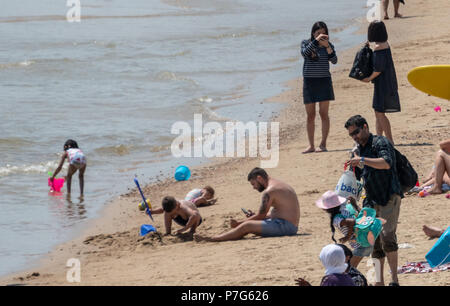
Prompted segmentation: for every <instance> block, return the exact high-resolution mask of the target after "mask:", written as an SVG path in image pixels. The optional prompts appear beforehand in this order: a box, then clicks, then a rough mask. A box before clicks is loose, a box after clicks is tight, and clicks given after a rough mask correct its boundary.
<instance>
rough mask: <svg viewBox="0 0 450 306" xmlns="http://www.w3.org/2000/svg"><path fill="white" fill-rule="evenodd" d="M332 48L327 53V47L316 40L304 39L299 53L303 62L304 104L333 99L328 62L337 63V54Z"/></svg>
mask: <svg viewBox="0 0 450 306" xmlns="http://www.w3.org/2000/svg"><path fill="white" fill-rule="evenodd" d="M329 44H330V47H331V49H332V50H333V51H332V52H331V54H328V52H327V48H324V47H320V46H319V42H318V41H317V40H315V39H314V40H313V41H310V40H304V41H303V42H302V46H301V53H302V56H303V58H304V64H303V102H304V103H305V104H309V103H315V102H322V101H332V100H334V91H333V83H332V80H331V73H330V62H331V63H333V64H337V61H338V59H337V55H336V51H335V49H334V46H333V44H332V43H329Z"/></svg>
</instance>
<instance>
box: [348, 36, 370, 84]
mask: <svg viewBox="0 0 450 306" xmlns="http://www.w3.org/2000/svg"><path fill="white" fill-rule="evenodd" d="M372 54H373V51H372V49H370V47H369V45H367V44H366V45H364V47H362V48H361V50H359V51H358V52H357V53H356V56H355V60H354V61H353V66H352V69H351V70H350V74H349V77H351V78H354V79H357V80H362V79H365V78H367V77H369V76H370V75H371V74H372V72H373V65H372Z"/></svg>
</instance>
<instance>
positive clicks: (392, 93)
mask: <svg viewBox="0 0 450 306" xmlns="http://www.w3.org/2000/svg"><path fill="white" fill-rule="evenodd" d="M367 36H368V41H369V42H375V48H374V52H373V57H372V62H373V73H372V75H371V76H369V77H368V78H365V79H363V80H362V81H363V82H367V83H368V82H371V81H372V83H374V85H375V86H374V94H373V103H372V107H373V109H374V111H375V118H376V131H377V135H378V136H382V135H383V132H384V134H385V136H386V138H388V139H389V141H390V142H391V143H392V144H394V138H393V137H392V132H391V124H390V122H389V119H388V118H387V117H386V113H393V112H399V111H400V98H399V96H398V84H397V76H396V73H395V67H394V61H393V60H392V53H391V48H390V46H389V44H388V42H387V39H388V34H387V31H386V27H385V25H384V23H383V22H382V21H373V22H371V23H370V25H369V29H368V35H367Z"/></svg>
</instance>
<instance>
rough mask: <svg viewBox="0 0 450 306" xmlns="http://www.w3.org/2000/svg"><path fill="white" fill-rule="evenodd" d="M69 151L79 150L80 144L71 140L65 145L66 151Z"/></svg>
mask: <svg viewBox="0 0 450 306" xmlns="http://www.w3.org/2000/svg"><path fill="white" fill-rule="evenodd" d="M68 149H78V144H77V142H76V141H75V140H72V139H69V140H67V141H66V143H65V144H64V151H67V150H68Z"/></svg>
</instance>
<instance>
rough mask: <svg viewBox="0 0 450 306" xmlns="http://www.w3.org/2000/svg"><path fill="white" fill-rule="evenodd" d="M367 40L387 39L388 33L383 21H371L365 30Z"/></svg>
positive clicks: (383, 40)
mask: <svg viewBox="0 0 450 306" xmlns="http://www.w3.org/2000/svg"><path fill="white" fill-rule="evenodd" d="M367 40H368V41H370V42H385V41H387V40H388V33H387V30H386V26H385V25H384V22H383V21H378V20H375V21H372V22H371V23H370V24H369V28H368V30H367Z"/></svg>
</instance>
